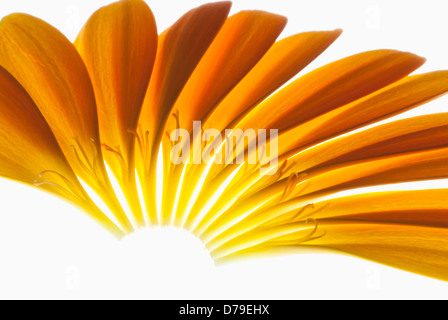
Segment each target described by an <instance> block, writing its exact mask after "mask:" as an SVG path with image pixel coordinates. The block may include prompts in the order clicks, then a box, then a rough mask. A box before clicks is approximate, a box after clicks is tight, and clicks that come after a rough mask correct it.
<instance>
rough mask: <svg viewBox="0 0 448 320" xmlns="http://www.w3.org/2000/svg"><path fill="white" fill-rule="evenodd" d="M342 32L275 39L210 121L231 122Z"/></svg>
mask: <svg viewBox="0 0 448 320" xmlns="http://www.w3.org/2000/svg"><path fill="white" fill-rule="evenodd" d="M341 33H342V30H335V31H322V32H306V33H301V34H297V35H294V36H291V37H289V38H286V39H283V40H281V41H278V42H276V43H275V44H274V45H273V46H272V47H271V48H270V49H269V51H268V52H267V53H266V54H265V55H264V56H263V58H261V60H260V61H259V62H258V63H257V64H256V65H255V67H254V68H253V69H252V70H251V71H250V72H249V73H248V74H247V75H246V76H245V77H244V78H243V80H241V82H240V83H239V84H238V85H237V86H236V87H235V88H234V89H233V90H232V91H230V93H229V94H228V95H227V96H226V97H225V98H224V99H223V101H221V102H220V103H219V105H218V107H217V108H216V110H214V111H213V113H212V114H211V115H210V118H209V119H208V120H207V122H208V123H210V125H205V127H206V128H207V127H212V128H213V129H218V130H224V129H226V128H231V127H232V125H229V124H230V123H232V122H235V121H237V119H238V118H239V117H241V116H243V115H244V114H245V113H246V112H248V110H249V109H250V108H251V107H253V106H254V105H256V104H257V103H259V102H260V101H262V100H263V99H264V98H266V97H267V96H269V95H270V94H271V93H272V92H274V91H275V90H276V89H278V88H279V87H280V86H281V85H283V84H284V83H285V82H286V81H288V80H289V79H291V78H292V77H293V76H295V75H296V74H297V73H298V72H299V71H301V70H302V69H303V68H305V67H306V66H307V65H308V64H309V63H311V62H312V61H313V60H314V59H315V58H316V57H318V56H319V55H320V54H321V53H322V52H323V51H324V50H325V49H327V48H328V47H329V46H330V45H331V44H332V43H333V42H334V41H335V40H336V39H337V38H338V37H339V35H340V34H341Z"/></svg>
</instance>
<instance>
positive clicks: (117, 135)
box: [75, 0, 158, 226]
mask: <svg viewBox="0 0 448 320" xmlns="http://www.w3.org/2000/svg"><path fill="white" fill-rule="evenodd" d="M157 37H158V35H157V27H156V24H155V20H154V16H153V14H152V12H151V10H150V9H149V7H148V6H147V5H146V3H145V2H144V1H140V0H132V1H120V2H116V3H113V4H111V5H109V6H107V7H104V8H101V9H100V10H98V11H97V12H96V13H94V14H93V15H92V17H91V18H90V19H89V21H88V22H87V24H86V25H85V26H84V28H83V30H82V31H81V33H80V34H79V36H78V39H77V40H76V42H75V46H76V47H77V49H78V51H79V53H80V54H81V56H82V58H83V60H84V62H85V64H86V66H87V69H88V71H89V74H90V77H91V79H92V83H93V87H94V90H95V95H96V99H97V105H98V118H99V127H100V131H101V142H102V144H104V145H105V146H106V149H105V150H106V152H105V153H104V157H105V159H106V161H107V162H108V164H109V166H110V167H111V169H112V171H113V172H114V174H115V175H116V177H117V178H118V180H119V182H120V184H121V185H122V187H123V190H124V192H125V195H126V197H127V199H128V202H129V204H130V205H131V207H132V209H133V210H132V211H133V213H134V215H135V218H136V220H137V222H138V224H139V225H140V226H143V225H144V218H143V214H142V210H141V206H140V203H139V201H138V194H137V189H136V187H135V166H134V142H135V134H136V128H137V123H138V118H139V115H140V110H141V107H142V104H143V99H144V97H145V94H146V89H147V87H148V83H149V79H150V76H151V72H152V68H153V64H154V59H155V55H156V51H157ZM108 150H110V151H108Z"/></svg>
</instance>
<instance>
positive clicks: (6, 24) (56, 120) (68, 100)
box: [0, 14, 133, 231]
mask: <svg viewBox="0 0 448 320" xmlns="http://www.w3.org/2000/svg"><path fill="white" fill-rule="evenodd" d="M0 50H1V52H2V54H1V55H0V65H2V66H3V67H4V68H5V69H6V70H8V71H9V72H10V73H11V74H12V75H13V76H14V77H15V78H16V79H17V80H18V81H19V83H20V84H21V85H22V86H23V87H24V88H25V90H26V91H27V92H28V93H29V95H30V96H31V98H32V99H33V101H34V102H35V103H36V105H37V107H38V108H39V110H40V112H41V113H42V115H43V116H44V118H45V120H46V121H47V123H48V124H49V126H50V128H51V130H52V132H53V133H54V135H55V137H56V139H57V141H58V143H59V146H60V147H61V149H62V151H63V153H64V155H65V157H66V158H67V160H68V161H69V163H70V166H71V167H72V168H73V169H74V171H75V173H76V174H77V175H78V176H80V177H81V178H82V179H83V180H84V181H86V182H87V183H88V184H89V185H91V186H92V187H93V188H94V189H95V190H96V191H97V192H101V193H102V194H103V195H104V197H105V198H106V199H105V201H106V202H108V204H109V205H110V206H111V207H112V209H113V210H114V212H115V213H116V215H117V218H118V219H119V220H120V222H121V223H122V225H123V227H124V228H125V230H126V231H132V230H133V227H132V225H131V223H130V221H129V219H128V218H127V217H126V215H125V213H124V212H123V210H122V208H121V206H120V205H119V203H118V200H116V198H114V196H113V192H111V190H112V187H111V186H110V183H109V180H108V177H107V174H106V170H105V168H104V161H103V159H102V155H101V147H100V140H99V132H98V117H97V110H96V103H95V95H94V92H93V88H92V84H91V81H90V78H89V74H88V72H87V69H86V67H85V65H84V62H83V61H82V59H81V57H80V56H79V54H78V52H77V51H76V49H75V47H74V46H73V44H72V43H70V41H68V40H67V38H66V37H65V36H64V35H62V34H61V33H60V32H59V31H58V30H56V29H55V28H53V27H51V26H50V25H48V24H47V23H45V22H43V21H42V20H40V19H37V18H34V17H32V16H29V15H26V14H13V15H10V16H8V17H6V18H4V19H3V20H2V22H1V23H0Z"/></svg>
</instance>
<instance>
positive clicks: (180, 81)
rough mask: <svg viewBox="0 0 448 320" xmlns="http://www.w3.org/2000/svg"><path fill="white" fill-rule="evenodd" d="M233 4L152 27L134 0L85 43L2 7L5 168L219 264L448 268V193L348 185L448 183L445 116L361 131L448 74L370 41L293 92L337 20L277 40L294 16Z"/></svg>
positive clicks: (112, 222) (0, 107)
mask: <svg viewBox="0 0 448 320" xmlns="http://www.w3.org/2000/svg"><path fill="white" fill-rule="evenodd" d="M230 7H231V4H230V2H218V3H212V4H207V5H204V6H201V7H199V8H196V9H193V10H192V11H190V12H188V13H187V14H186V15H184V16H183V17H182V18H181V19H179V21H177V22H176V23H175V24H174V25H173V26H171V27H170V28H168V29H167V30H165V31H164V32H162V33H161V34H160V35H158V31H157V27H156V23H155V19H154V16H153V14H152V12H151V10H150V8H149V7H148V5H147V4H146V3H145V2H144V1H141V0H124V1H120V2H116V3H113V4H111V5H109V6H107V7H104V8H101V9H100V10H99V11H97V12H96V13H95V14H94V15H93V16H92V17H91V18H90V19H89V21H88V22H87V23H86V25H85V27H84V28H83V29H82V31H81V33H80V34H79V36H78V38H77V40H76V41H75V42H74V43H71V42H70V41H69V40H67V38H66V37H65V36H64V35H62V34H61V33H60V32H59V31H58V30H56V29H55V28H53V27H51V26H50V25H48V24H47V23H45V22H44V21H42V20H40V19H37V18H35V17H32V16H29V15H26V14H13V15H10V16H8V17H6V18H4V19H3V20H2V22H1V23H0V52H1V54H0V66H1V67H0V115H1V117H0V174H1V175H2V176H3V177H5V178H8V179H13V180H16V181H19V182H22V183H26V184H30V185H34V186H37V187H40V188H43V189H44V190H46V191H48V192H51V193H53V194H56V195H57V196H60V197H63V198H64V199H66V200H67V201H70V202H72V203H74V204H75V205H78V206H80V207H81V208H83V209H84V210H85V211H86V212H87V213H88V214H89V215H90V216H91V217H92V218H94V219H95V220H96V221H97V222H99V223H100V224H101V225H103V226H104V227H105V228H107V229H108V230H109V231H111V232H112V233H113V234H114V235H116V236H117V237H123V236H125V235H126V234H129V233H132V232H133V231H134V230H135V229H136V228H140V227H145V226H157V225H161V226H168V225H172V226H176V227H179V228H184V229H186V230H189V231H191V232H192V233H193V234H194V235H196V236H197V237H199V238H200V239H201V240H202V241H203V242H204V243H205V244H206V246H207V248H208V249H209V250H210V252H211V255H212V256H213V258H214V259H215V260H216V261H217V262H224V261H230V260H233V259H239V258H245V257H251V256H258V255H263V256H264V255H276V254H283V253H285V252H286V253H290V252H298V251H300V250H302V249H303V248H310V249H315V250H318V249H322V250H328V249H330V250H336V251H338V252H343V253H349V254H353V255H356V256H359V257H362V258H365V259H369V260H373V261H377V262H380V263H384V264H387V265H390V266H394V267H397V268H401V269H404V270H408V271H412V272H416V273H420V274H424V275H427V276H430V277H435V278H439V279H444V280H447V279H448V272H447V270H448V255H447V254H448V252H447V251H448V236H447V232H446V228H447V227H448V218H447V217H448V215H447V209H448V208H447V203H446V201H445V200H444V197H445V194H446V193H447V191H446V190H445V189H441V190H416V191H396V192H376V193H361V194H356V195H350V196H343V195H341V193H340V192H341V191H346V190H352V189H356V188H361V187H370V186H380V185H385V184H391V183H400V182H411V181H419V180H430V179H440V178H446V177H447V175H448V166H447V165H446V160H447V156H448V153H447V150H448V149H447V142H446V141H448V140H447V138H448V115H447V114H444V113H443V114H433V115H424V116H419V117H414V118H409V119H405V120H400V121H394V122H390V123H386V124H381V125H377V126H370V127H368V128H365V127H366V126H368V125H371V124H375V123H376V122H379V121H380V120H384V119H387V118H389V117H392V116H394V115H397V114H400V113H403V112H404V111H407V110H409V109H411V108H415V107H417V106H420V105H422V104H424V103H426V102H428V101H430V100H432V99H435V98H437V97H439V96H441V95H443V94H445V93H446V92H447V91H448V72H446V71H436V72H431V73H426V74H418V75H411V74H412V73H413V72H414V71H415V70H416V69H418V68H419V67H420V66H421V65H422V64H423V63H424V61H425V60H424V59H423V58H421V57H418V56H416V55H414V54H411V53H407V52H400V51H396V50H375V51H369V52H363V53H360V54H356V55H353V56H350V57H348V58H345V59H342V60H338V61H335V62H333V63H331V64H329V65H326V66H323V67H321V68H319V69H317V70H314V71H313V72H310V73H308V74H305V75H303V76H301V77H299V78H297V79H296V80H294V81H293V82H291V83H289V84H288V85H286V86H283V85H284V84H286V83H287V82H288V81H289V80H290V79H291V78H293V77H294V76H296V75H297V74H298V73H299V72H300V71H301V70H303V69H304V68H305V67H306V66H307V65H308V64H310V63H311V62H312V61H313V60H314V59H315V58H316V57H318V56H319V55H320V54H321V53H322V52H323V51H325V49H326V48H327V47H329V46H330V45H331V44H332V43H333V42H334V41H335V40H336V39H337V38H338V37H339V35H340V34H341V30H334V31H321V32H307V33H300V34H297V35H294V36H291V37H288V38H285V39H282V40H279V41H277V38H278V37H279V35H280V34H281V32H282V30H283V28H284V27H285V24H286V18H285V17H282V16H278V15H275V14H271V13H267V12H261V11H244V12H240V13H237V14H235V15H233V16H230V17H229V16H228V15H229V11H230ZM179 130H183V131H182V132H184V133H186V134H187V135H188V137H189V139H187V140H185V137H186V136H184V137H183V138H182V139H180V137H179V135H174V139H173V132H179ZM251 130H252V131H253V132H255V134H254V135H250V134H247V135H246V134H245V133H248V132H252V131H251ZM263 130H264V133H265V134H266V133H267V136H266V139H267V140H266V143H265V144H262V145H260V144H259V143H258V145H257V146H258V148H256V150H254V149H253V148H251V146H252V145H254V142H260V140H261V137H262V135H261V134H260V132H262V131H263ZM198 132H199V134H198ZM210 132H215V133H217V134H216V135H214V136H213V139H212V138H211V136H210V134H209V133H210ZM274 132H275V134H274ZM221 133H222V137H221V138H222V139H221V140H219V139H218V136H219V135H220V134H221ZM236 133H243V134H244V135H243V136H241V135H240V136H238V135H237V134H236ZM277 134H278V135H277ZM235 136H236V139H234V138H235ZM176 143H178V146H180V148H179V149H176V147H177V146H176ZM198 146H199V147H198ZM173 150H175V152H173ZM273 150H276V151H277V152H276V153H275V154H273V153H272V151H273ZM185 151H187V152H185ZM269 151H271V152H269ZM173 155H177V156H179V157H180V158H183V160H185V161H179V162H178V163H174V162H173V161H172V160H173ZM204 155H209V161H205V162H204V161H198V162H197V161H196V160H197V158H198V157H199V158H200V160H202V157H203V156H204ZM253 159H255V160H254V161H251V160H253ZM239 160H240V161H239ZM108 168H110V170H109V171H108ZM111 180H117V181H118V183H119V184H120V186H121V189H122V191H123V193H124V196H125V198H126V200H127V204H128V205H129V207H130V212H127V211H126V210H124V209H123V207H122V203H120V201H119V200H118V198H117V195H116V191H117V190H114V188H113V187H112V183H111ZM92 193H96V194H98V195H99V196H100V197H101V198H102V200H103V201H104V203H106V204H107V206H108V207H109V208H110V210H111V212H112V215H109V214H108V213H106V212H102V211H101V210H100V209H98V207H97V204H95V203H94V201H92V200H91V195H92Z"/></svg>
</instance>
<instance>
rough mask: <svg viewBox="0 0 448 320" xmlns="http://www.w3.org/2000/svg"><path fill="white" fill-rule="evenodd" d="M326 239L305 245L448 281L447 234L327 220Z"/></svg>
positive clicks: (426, 229) (394, 225)
mask: <svg viewBox="0 0 448 320" xmlns="http://www.w3.org/2000/svg"><path fill="white" fill-rule="evenodd" d="M320 227H321V229H322V230H325V233H326V234H325V236H324V237H322V238H319V239H316V240H313V241H310V242H308V243H306V245H307V246H313V247H315V246H316V247H325V248H330V249H335V250H338V251H342V252H346V253H349V254H354V255H357V256H360V257H363V258H365V259H369V260H372V261H375V262H379V263H383V264H386V265H389V266H392V267H395V268H399V269H402V270H405V271H411V272H414V273H418V274H422V275H425V276H429V277H434V278H437V279H441V280H446V281H448V232H447V229H445V228H430V227H421V226H408V225H397V224H379V223H377V224H375V223H368V222H366V223H359V222H356V221H354V222H351V221H345V222H339V221H334V222H332V221H328V222H323V223H321V224H320Z"/></svg>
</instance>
